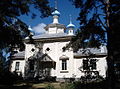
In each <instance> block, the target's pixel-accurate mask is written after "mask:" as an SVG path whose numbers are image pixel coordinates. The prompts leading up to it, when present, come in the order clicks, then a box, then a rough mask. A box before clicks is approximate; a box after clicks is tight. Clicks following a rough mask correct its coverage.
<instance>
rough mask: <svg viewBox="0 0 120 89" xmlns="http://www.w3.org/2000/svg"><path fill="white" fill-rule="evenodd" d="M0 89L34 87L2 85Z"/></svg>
mask: <svg viewBox="0 0 120 89" xmlns="http://www.w3.org/2000/svg"><path fill="white" fill-rule="evenodd" d="M0 89H32V86H31V85H22V86H7V85H6V86H5V85H0Z"/></svg>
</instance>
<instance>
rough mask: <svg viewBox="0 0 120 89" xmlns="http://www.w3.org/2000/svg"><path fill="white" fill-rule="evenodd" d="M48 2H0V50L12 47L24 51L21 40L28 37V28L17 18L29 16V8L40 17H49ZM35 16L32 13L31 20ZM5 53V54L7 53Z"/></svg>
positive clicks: (38, 0)
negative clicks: (36, 11) (38, 13)
mask: <svg viewBox="0 0 120 89" xmlns="http://www.w3.org/2000/svg"><path fill="white" fill-rule="evenodd" d="M48 4H49V2H48V0H1V1H0V49H1V51H2V50H3V49H4V48H7V49H8V50H9V51H11V48H12V47H15V46H17V47H20V48H21V49H24V43H23V38H25V37H26V36H28V35H29V31H28V26H27V25H26V24H25V23H24V22H22V21H21V20H20V19H19V18H18V17H19V16H20V15H29V14H30V13H31V10H30V8H31V6H32V7H33V8H35V9H38V10H39V11H40V15H41V16H40V17H42V18H44V17H48V16H49V15H51V7H50V6H49V5H48ZM34 17H35V14H34V13H32V16H31V18H34ZM9 51H7V52H9Z"/></svg>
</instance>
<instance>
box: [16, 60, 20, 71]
mask: <svg viewBox="0 0 120 89" xmlns="http://www.w3.org/2000/svg"><path fill="white" fill-rule="evenodd" d="M19 65H20V62H16V65H15V70H19Z"/></svg>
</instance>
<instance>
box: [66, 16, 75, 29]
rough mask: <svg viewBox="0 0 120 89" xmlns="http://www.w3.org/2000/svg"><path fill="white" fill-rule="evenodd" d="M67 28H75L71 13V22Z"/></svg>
mask: <svg viewBox="0 0 120 89" xmlns="http://www.w3.org/2000/svg"><path fill="white" fill-rule="evenodd" d="M67 28H75V25H74V24H72V21H71V15H70V23H69V24H68V25H67Z"/></svg>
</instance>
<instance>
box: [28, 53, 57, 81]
mask: <svg viewBox="0 0 120 89" xmlns="http://www.w3.org/2000/svg"><path fill="white" fill-rule="evenodd" d="M28 63H29V64H28V65H29V68H28V70H29V72H28V74H27V76H28V78H29V77H32V78H35V79H38V80H44V79H48V78H51V69H52V68H55V64H56V63H55V61H53V60H52V59H51V57H50V56H48V55H47V54H43V55H41V56H38V55H37V57H36V55H35V56H34V55H33V56H32V57H30V58H29V60H28Z"/></svg>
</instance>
